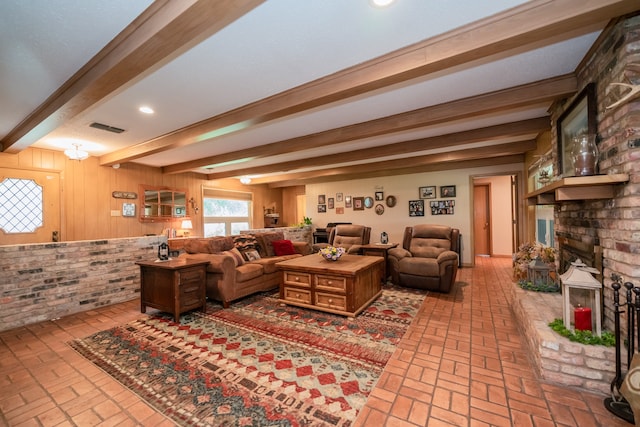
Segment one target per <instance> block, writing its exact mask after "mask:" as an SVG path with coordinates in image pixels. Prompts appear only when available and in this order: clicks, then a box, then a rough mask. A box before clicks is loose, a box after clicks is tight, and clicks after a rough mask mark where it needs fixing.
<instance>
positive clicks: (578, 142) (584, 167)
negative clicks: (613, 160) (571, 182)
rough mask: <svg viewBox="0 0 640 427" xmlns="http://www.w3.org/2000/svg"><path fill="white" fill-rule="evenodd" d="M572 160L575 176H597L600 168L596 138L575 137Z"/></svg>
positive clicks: (588, 136)
mask: <svg viewBox="0 0 640 427" xmlns="http://www.w3.org/2000/svg"><path fill="white" fill-rule="evenodd" d="M572 158H573V168H574V171H575V176H591V175H595V174H596V172H597V168H598V146H597V145H596V136H595V135H589V134H580V135H578V136H576V137H574V138H573V149H572Z"/></svg>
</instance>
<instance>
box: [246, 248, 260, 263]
mask: <svg viewBox="0 0 640 427" xmlns="http://www.w3.org/2000/svg"><path fill="white" fill-rule="evenodd" d="M242 255H243V256H244V259H246V260H247V261H255V260H257V259H260V253H259V252H258V251H257V250H256V249H249V250H246V251H244V252H242Z"/></svg>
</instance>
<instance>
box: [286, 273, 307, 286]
mask: <svg viewBox="0 0 640 427" xmlns="http://www.w3.org/2000/svg"><path fill="white" fill-rule="evenodd" d="M284 283H288V284H291V285H297V286H311V274H309V273H298V272H295V271H285V272H284Z"/></svg>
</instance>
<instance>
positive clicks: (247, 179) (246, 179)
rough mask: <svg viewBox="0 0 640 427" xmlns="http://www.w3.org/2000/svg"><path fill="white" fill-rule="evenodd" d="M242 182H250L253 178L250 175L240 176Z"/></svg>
mask: <svg viewBox="0 0 640 427" xmlns="http://www.w3.org/2000/svg"><path fill="white" fill-rule="evenodd" d="M240 182H241V183H243V184H244V185H247V184H250V183H251V178H249V177H248V176H243V177H242V178H240Z"/></svg>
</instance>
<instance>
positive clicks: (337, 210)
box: [336, 206, 344, 215]
mask: <svg viewBox="0 0 640 427" xmlns="http://www.w3.org/2000/svg"><path fill="white" fill-rule="evenodd" d="M343 214H344V208H343V207H342V206H339V207H337V208H336V215H343Z"/></svg>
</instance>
